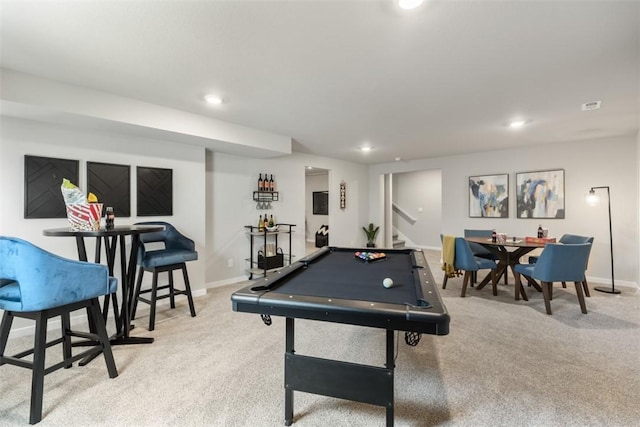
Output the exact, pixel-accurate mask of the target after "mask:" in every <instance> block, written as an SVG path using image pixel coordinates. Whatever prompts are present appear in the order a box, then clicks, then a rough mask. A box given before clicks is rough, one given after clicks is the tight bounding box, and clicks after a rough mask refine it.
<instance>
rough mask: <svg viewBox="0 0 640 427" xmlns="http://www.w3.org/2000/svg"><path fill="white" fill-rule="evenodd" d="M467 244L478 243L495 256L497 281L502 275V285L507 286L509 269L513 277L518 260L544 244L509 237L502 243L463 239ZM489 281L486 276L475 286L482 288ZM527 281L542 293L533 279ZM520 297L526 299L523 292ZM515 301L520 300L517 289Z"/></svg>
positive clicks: (488, 276)
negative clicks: (496, 260)
mask: <svg viewBox="0 0 640 427" xmlns="http://www.w3.org/2000/svg"><path fill="white" fill-rule="evenodd" d="M465 240H466V241H467V242H473V243H478V244H480V245H482V246H483V247H485V248H487V249H488V250H489V251H491V253H493V254H495V255H496V256H497V257H498V267H497V270H496V277H497V280H500V278H501V277H502V276H503V275H504V283H505V284H508V281H507V272H508V270H509V268H511V272H512V273H513V275H514V276H515V270H514V268H515V266H516V265H517V264H520V258H522V257H523V256H525V255H526V254H528V253H529V252H531V251H533V250H535V249H540V248H544V245H545V244H546V243H538V242H530V241H527V240H526V239H525V238H524V237H515V238H514V237H509V238H507V239H505V240H504V241H496V242H494V241H493V240H492V239H491V238H490V237H489V238H487V237H465ZM490 281H491V276H490V275H487V277H485V278H484V279H483V280H482V281H481V282H480V283H479V284H478V286H477V288H478V289H482V288H484V287H485V286H486V285H487V283H489V282H490ZM527 281H528V282H529V284H530V285H531V286H533V287H534V288H536V290H538V291H540V292H542V288H541V287H540V285H539V284H538V283H537V282H536V281H535V280H533V279H531V278H529V277H527ZM522 297H523V298H524V299H527V296H526V294H524V290H523V292H522ZM515 299H517V300H518V299H520V295H518V289H517V287H516V289H515Z"/></svg>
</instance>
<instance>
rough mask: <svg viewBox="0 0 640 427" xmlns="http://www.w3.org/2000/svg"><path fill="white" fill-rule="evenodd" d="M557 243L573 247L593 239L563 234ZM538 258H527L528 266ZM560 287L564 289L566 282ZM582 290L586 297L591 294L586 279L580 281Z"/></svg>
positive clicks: (590, 241) (591, 241)
mask: <svg viewBox="0 0 640 427" xmlns="http://www.w3.org/2000/svg"><path fill="white" fill-rule="evenodd" d="M558 242H559V243H563V244H569V245H575V244H578V243H593V237H587V236H579V235H577V234H563V235H562V237H560V240H558ZM538 258H540V257H539V256H537V255H531V256H530V257H529V264H535V263H536V262H538ZM562 287H563V288H566V287H567V282H562ZM582 288H583V290H584V294H585V295H586V296H587V297H590V296H591V293H590V292H589V285H588V283H587V278H586V277H585V278H584V279H583V280H582Z"/></svg>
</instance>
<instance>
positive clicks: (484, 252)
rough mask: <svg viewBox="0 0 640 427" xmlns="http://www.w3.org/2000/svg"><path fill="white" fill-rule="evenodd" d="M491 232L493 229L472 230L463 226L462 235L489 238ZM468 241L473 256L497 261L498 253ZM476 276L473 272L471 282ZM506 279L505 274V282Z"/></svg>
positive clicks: (475, 279)
mask: <svg viewBox="0 0 640 427" xmlns="http://www.w3.org/2000/svg"><path fill="white" fill-rule="evenodd" d="M492 234H493V230H473V229H468V228H465V230H464V237H486V238H488V239H490V238H491V235H492ZM468 243H469V247H470V248H471V252H473V255H474V256H477V257H480V258H486V259H491V260H493V261H498V255H496V254H494V253H493V252H491V251H490V250H489V249H487V248H485V247H484V246H482V245H480V244H478V243H474V242H468ZM476 276H477V274H476V273H473V275H472V277H471V279H472V281H473V283H475V282H476V281H477V277H476ZM506 280H507V276H506V275H505V283H506Z"/></svg>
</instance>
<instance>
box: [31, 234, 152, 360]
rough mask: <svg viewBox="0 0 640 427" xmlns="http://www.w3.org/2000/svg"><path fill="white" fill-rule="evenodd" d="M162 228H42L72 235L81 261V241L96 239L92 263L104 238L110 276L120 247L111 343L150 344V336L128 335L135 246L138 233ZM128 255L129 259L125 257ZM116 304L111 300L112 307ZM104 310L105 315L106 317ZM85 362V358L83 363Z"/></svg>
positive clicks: (84, 253)
mask: <svg viewBox="0 0 640 427" xmlns="http://www.w3.org/2000/svg"><path fill="white" fill-rule="evenodd" d="M162 230H164V226H162V225H119V226H116V227H114V228H113V229H110V230H107V229H104V228H102V229H100V230H97V231H79V230H72V229H71V228H69V227H63V228H50V229H46V230H43V231H42V234H44V235H45V236H52V237H75V239H76V246H77V248H78V258H79V259H80V261H87V260H88V259H87V249H86V246H85V243H84V239H85V237H95V238H96V250H95V258H94V262H96V263H100V253H101V246H102V244H101V243H102V240H104V247H105V253H106V256H107V266H108V267H109V275H111V276H113V269H114V264H115V260H116V249H117V248H118V247H119V249H120V266H121V280H120V283H121V284H122V285H121V289H122V302H121V304H120V314H119V315H118V311H117V310H115V321H116V334H115V335H114V336H113V337H112V338H111V344H112V345H124V344H150V343H152V342H153V338H147V337H132V336H129V331H130V330H131V329H132V328H131V299H132V296H133V288H134V284H135V278H136V265H137V258H138V245H139V244H140V235H141V234H143V233H152V232H155V231H162ZM126 236H131V249H130V250H129V253H128V254H127V252H126V249H125V248H126V244H125V243H126V242H125V238H126ZM127 258H128V259H127ZM116 305H117V303H116V302H115V301H114V307H115V306H116ZM106 314H107V313H106V312H105V313H104V315H105V316H106ZM87 362H88V361H84V363H85V364H86V363H87Z"/></svg>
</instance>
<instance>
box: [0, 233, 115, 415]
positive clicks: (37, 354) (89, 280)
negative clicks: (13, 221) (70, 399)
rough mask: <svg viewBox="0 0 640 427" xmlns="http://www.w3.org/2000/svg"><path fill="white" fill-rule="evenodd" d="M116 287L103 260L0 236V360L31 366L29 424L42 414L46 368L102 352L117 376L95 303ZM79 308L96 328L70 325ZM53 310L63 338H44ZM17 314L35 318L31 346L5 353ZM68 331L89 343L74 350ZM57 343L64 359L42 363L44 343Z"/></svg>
mask: <svg viewBox="0 0 640 427" xmlns="http://www.w3.org/2000/svg"><path fill="white" fill-rule="evenodd" d="M117 287H118V282H117V280H116V279H114V278H113V277H109V271H108V268H107V267H106V266H104V265H100V264H93V263H87V262H82V261H75V260H70V259H66V258H62V257H59V256H57V255H54V254H52V253H49V252H47V251H45V250H43V249H41V248H38V247H37V246H34V245H33V244H31V243H29V242H27V241H24V240H22V239H18V238H15V237H5V236H0V309H2V310H4V314H3V316H2V324H0V365H3V364H5V363H6V364H10V365H15V366H20V367H23V368H28V369H31V370H32V380H31V409H30V416H29V423H30V424H35V423H38V422H39V421H40V420H41V419H42V400H43V399H42V398H43V394H44V376H45V375H46V374H49V373H51V372H53V371H56V370H58V369H60V368H70V367H71V366H72V364H73V362H75V361H77V360H80V359H83V358H85V357H89V356H93V355H95V354H98V353H100V352H102V353H103V355H104V359H105V362H106V364H107V371H108V373H109V377H110V378H115V377H117V376H118V371H117V370H116V365H115V362H114V360H113V354H112V352H111V344H110V343H109V337H108V336H107V331H106V329H105V324H104V319H103V317H102V313H101V312H100V306H99V303H98V297H100V296H104V295H110V294H112V293H114V292H115V291H116V289H117ZM80 309H84V310H86V313H87V315H88V317H89V323H90V324H92V325H93V327H92V329H94V330H95V331H94V332H92V333H86V332H77V331H72V330H71V321H70V320H71V319H70V313H71V312H72V311H76V310H80ZM56 316H60V318H61V324H62V334H61V338H58V339H56V340H52V341H50V342H47V321H48V320H49V319H50V318H52V317H56ZM15 317H20V318H27V319H31V320H34V321H35V340H34V347H33V348H32V349H30V350H26V351H23V352H21V353H18V354H15V355H13V356H8V355H5V350H6V347H7V341H8V340H9V332H10V330H11V325H12V323H13V319H14V318H15ZM72 336H74V337H81V338H86V339H89V340H91V344H92V346H91V347H90V348H89V349H87V350H85V351H83V352H81V353H79V354H76V355H72V348H71V347H72V343H71V337H72ZM57 344H62V356H63V360H62V361H61V362H59V363H57V364H55V365H52V366H48V367H45V353H46V349H47V348H48V347H50V346H53V345H57ZM29 355H33V357H32V361H31V362H30V361H28V360H23V358H24V357H25V356H29ZM5 391H7V392H8V390H5Z"/></svg>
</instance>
